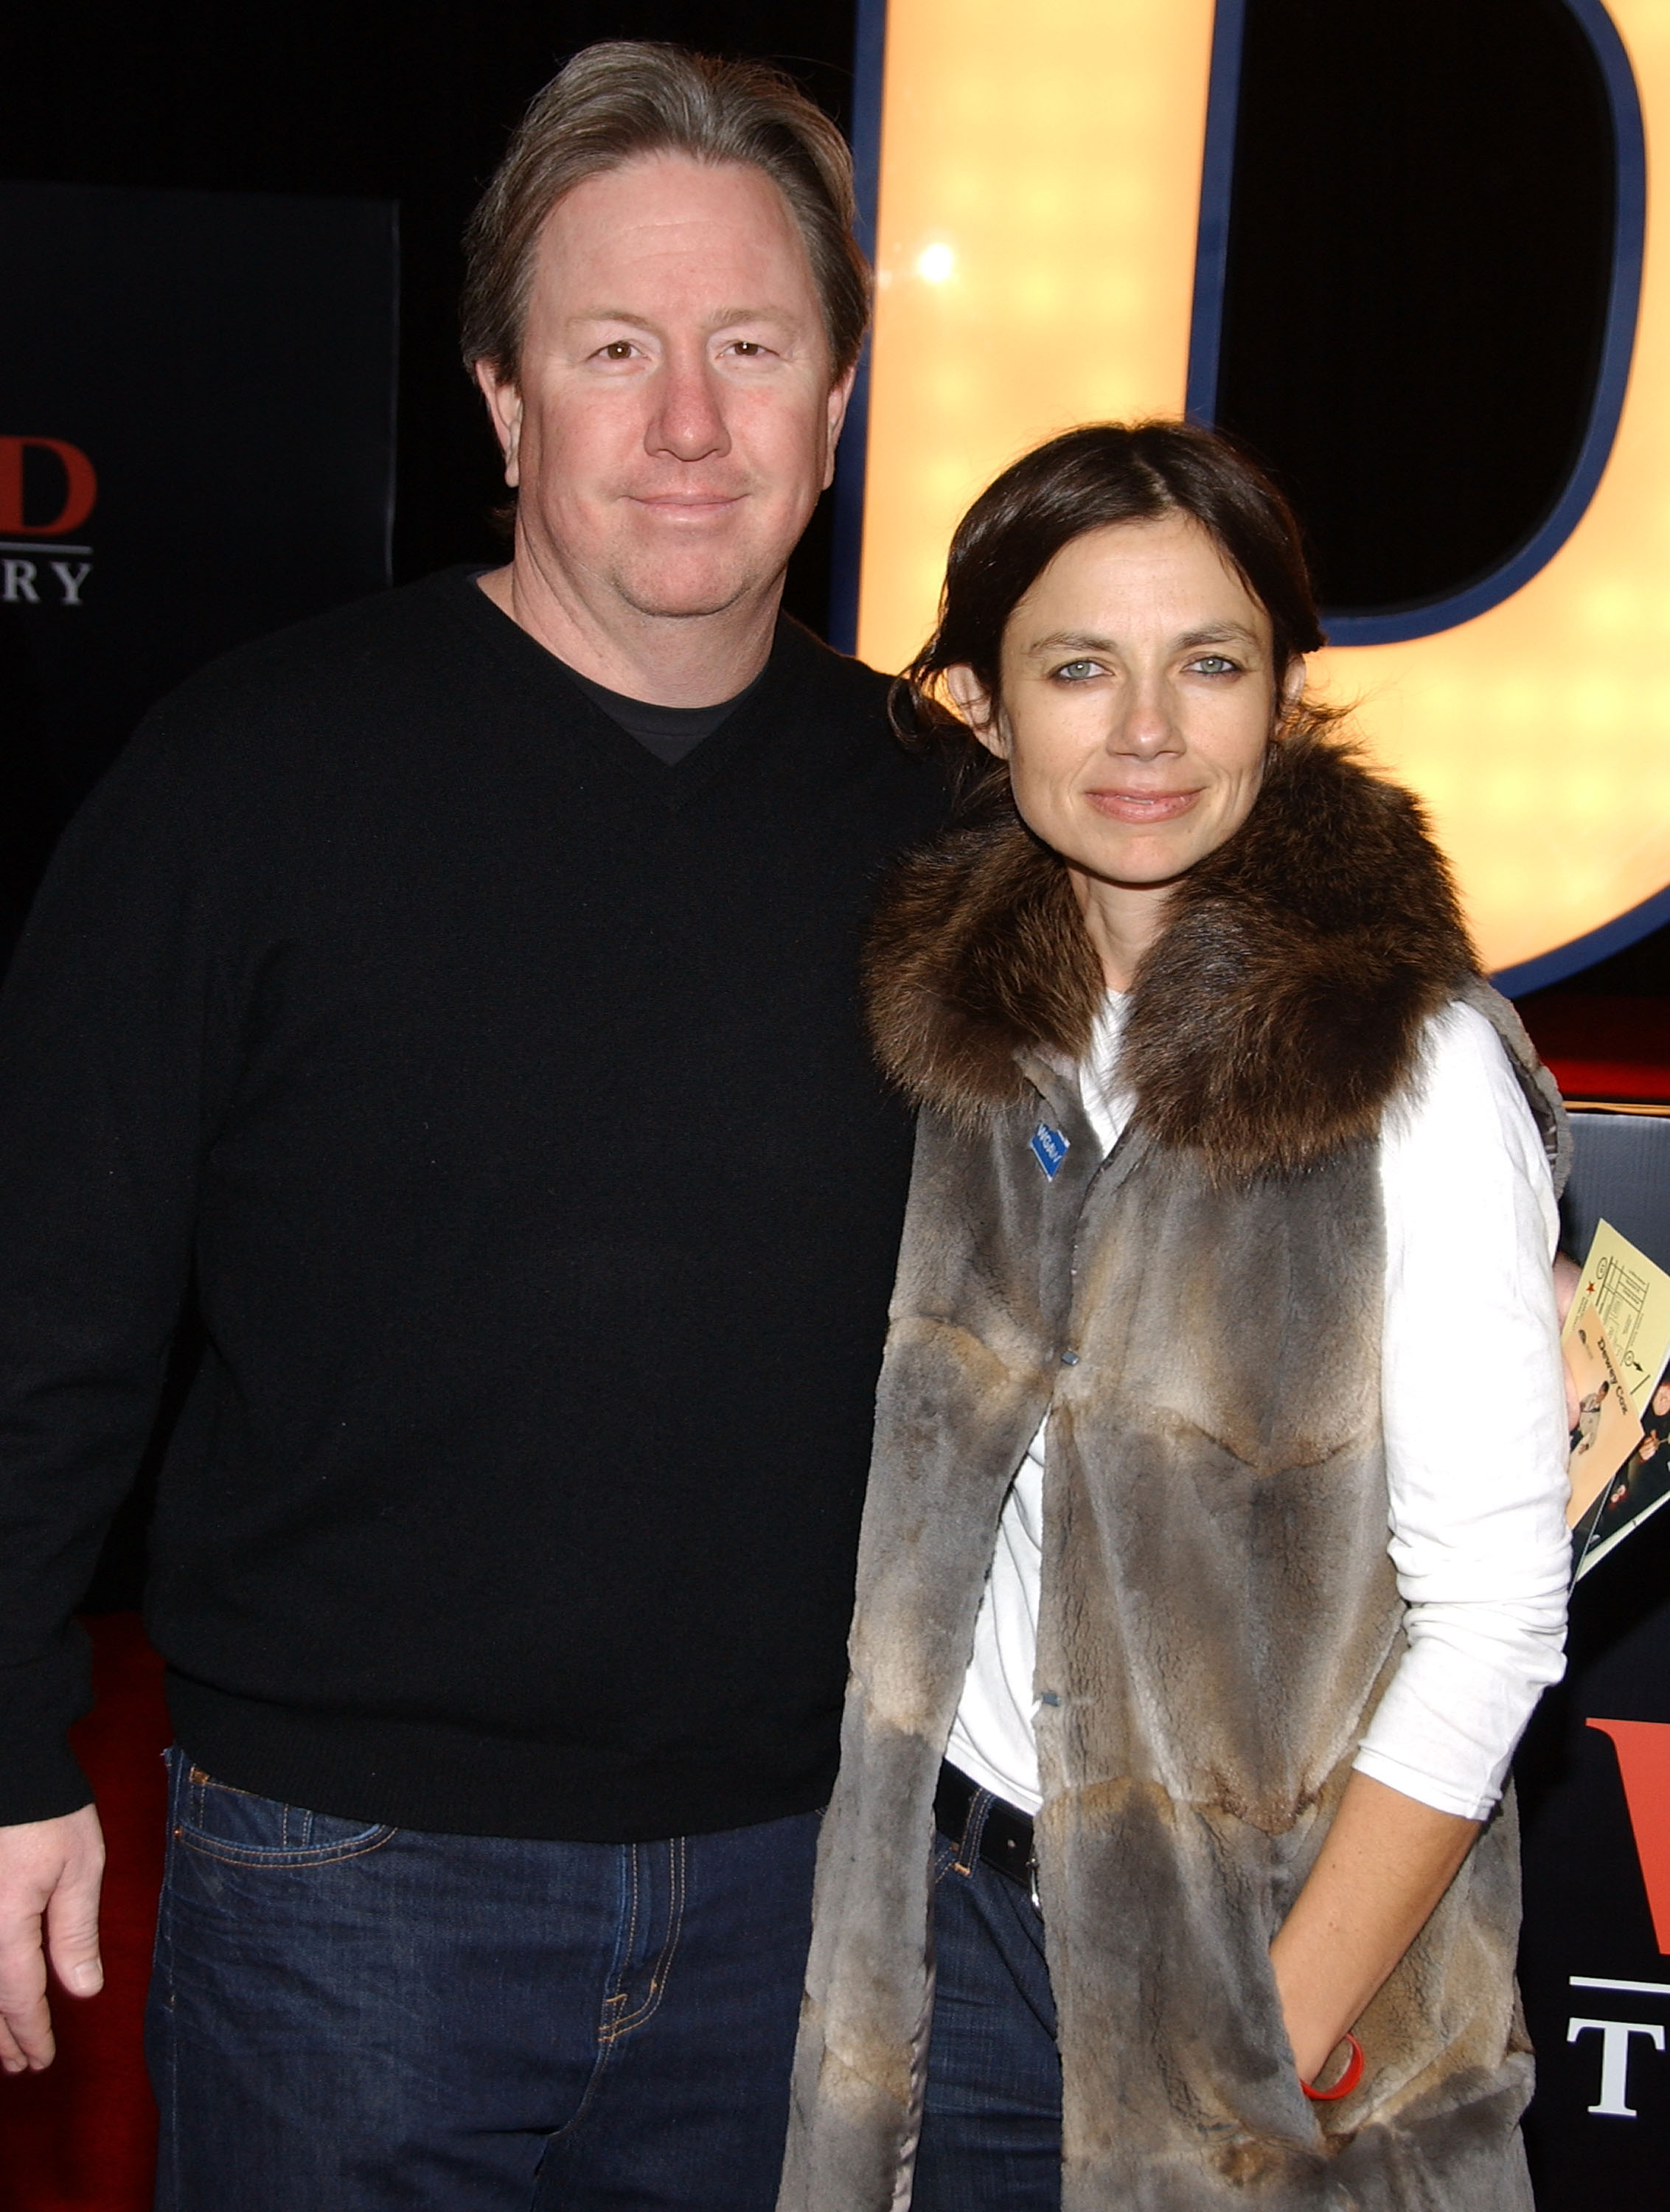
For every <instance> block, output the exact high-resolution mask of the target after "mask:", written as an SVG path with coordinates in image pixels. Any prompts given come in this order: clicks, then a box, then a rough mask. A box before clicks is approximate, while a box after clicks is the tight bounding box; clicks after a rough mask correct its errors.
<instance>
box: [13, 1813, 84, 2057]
mask: <svg viewBox="0 0 1670 2212" xmlns="http://www.w3.org/2000/svg"><path fill="white" fill-rule="evenodd" d="M104 1870H105V1839H104V1837H103V1835H102V1834H101V1832H100V1828H99V1816H98V1814H97V1813H96V1812H95V1811H94V1808H93V1807H92V1806H91V1805H83V1806H82V1808H81V1810H80V1812H79V1813H65V1814H63V1815H62V1817H61V1818H59V1819H58V1820H26V1821H23V1822H22V1823H21V1825H19V1826H15V1827H10V1828H0V2068H3V2069H4V2070H5V2071H6V2072H7V2073H8V2074H21V2073H22V2072H23V2070H24V2069H25V2068H26V2067H28V2068H35V2069H39V2068H40V2067H42V2066H50V2065H51V2064H52V2052H53V2050H54V2047H55V2046H54V2045H53V2042H52V2019H51V2016H50V2015H49V2014H48V2012H47V2009H46V1961H47V1960H48V1959H49V1958H50V1959H51V1960H52V1971H53V1972H54V1973H55V1974H56V1975H57V1976H58V1979H59V1981H60V1982H62V1983H63V1984H64V1988H65V1989H66V1990H69V1992H70V1995H71V1996H77V1997H90V1996H94V1994H95V1992H96V1991H98V1990H101V1989H102V1988H103V1987H104V1980H105V1971H104V1968H103V1966H100V1963H99V1884H100V1881H101V1880H102V1879H103V1876H104Z"/></svg>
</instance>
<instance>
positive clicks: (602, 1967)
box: [146, 1752, 817, 2212]
mask: <svg viewBox="0 0 1670 2212" xmlns="http://www.w3.org/2000/svg"><path fill="white" fill-rule="evenodd" d="M169 1756H170V1760H171V1764H172V1768H173V1773H172V1784H171V1791H170V1808H171V1812H170V1822H169V1831H170V1832H169V1844H168V1867H167V1876H166V1878H165V1881H164V1886H163V1893H162V1904H161V1917H160V1919H159V1922H158V1927H157V1942H156V1964H155V1975H154V1978H153V1981H152V1987H151V1997H150V2006H149V2016H148V2021H147V2029H146V2040H147V2049H148V2054H149V2061H150V2068H151V2076H152V2081H153V2083H154V2085H155V2090H156V2095H157V2102H158V2104H159V2106H160V2107H161V2116H162V2149H161V2163H160V2171H159V2179H158V2190H157V2198H156V2206H157V2212H229V2208H232V2207H235V2208H237V2212H280V2208H281V2207H282V2212H297V2208H299V2207H300V2208H305V2209H306V2212H384V2208H392V2207H395V2206H397V2205H398V2206H399V2207H401V2208H402V2212H570V2209H571V2208H572V2212H580V2208H584V2212H604V2209H605V2208H611V2207H621V2208H624V2207H632V2208H634V2212H648V2208H652V2207H655V2208H661V2207H665V2208H668V2212H672V2208H677V2212H756V2208H757V2212H770V2207H771V2206H772V2205H773V2203H774V2201H775V2197H776V2191H777V2179H778V2171H779V2167H780V2163H781V2159H782V2149H783V2137H784V2132H785V2129H786V2115H787V2100H788V2072H789V2062H790V2057H791V2054H792V2049H793V2043H794V2031H795V2020H796V2015H797V2012H798V2009H799V1999H800V1989H801V1981H802V1976H803V1973H804V1971H805V1956H806V1943H807V1936H808V1929H809V1922H810V1910H811V1879H812V1863H813V1858H814V1855H815V1851H816V1848H817V1815H816V1814H803V1815H800V1816H798V1817H797V1818H795V1819H792V1820H775V1821H770V1822H768V1823H766V1824H765V1825H763V1826H758V1827H750V1828H739V1829H734V1830H732V1831H730V1832H727V1833H725V1834H722V1835H707V1836H690V1837H686V1838H677V1839H675V1840H673V1841H671V1842H668V1843H657V1844H560V1843H529V1842H516V1841H507V1840H503V1839H500V1838H490V1837H475V1836H437V1835H423V1834H417V1833H414V1832H411V1831H410V1830H405V1829H393V1828H386V1827H367V1826H364V1825H363V1823H361V1822H356V1821H351V1820H334V1819H329V1818H326V1817H325V1816H323V1815H320V1814H313V1813H308V1812H304V1811H301V1810H300V1809H299V1808H296V1807H295V1806H284V1805H281V1804H277V1803H276V1802H273V1801H272V1800H270V1799H269V1798H264V1797H252V1796H247V1795H246V1794H245V1793H243V1792H241V1791H239V1790H230V1789H227V1788H224V1787H222V1785H220V1784H217V1783H215V1782H213V1781H210V1779H209V1778H208V1777H207V1776H205V1775H203V1773H202V1772H201V1771H199V1770H198V1769H196V1768H194V1767H193V1766H192V1765H191V1763H190V1760H189V1759H188V1758H186V1757H185V1755H184V1754H182V1753H179V1752H175V1753H170V1755H169Z"/></svg>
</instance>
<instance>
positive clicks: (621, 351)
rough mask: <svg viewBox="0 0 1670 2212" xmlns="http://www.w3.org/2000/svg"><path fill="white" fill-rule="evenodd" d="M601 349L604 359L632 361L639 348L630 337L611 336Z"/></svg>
mask: <svg viewBox="0 0 1670 2212" xmlns="http://www.w3.org/2000/svg"><path fill="white" fill-rule="evenodd" d="M599 351H600V353H601V355H602V357H603V359H604V361H630V360H631V358H632V356H633V355H634V354H635V352H636V351H637V348H636V347H635V345H634V344H633V343H632V341H631V339H630V338H610V341H609V343H608V344H607V345H606V346H603V347H601V348H599Z"/></svg>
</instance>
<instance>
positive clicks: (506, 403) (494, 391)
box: [476, 361, 522, 489]
mask: <svg viewBox="0 0 1670 2212" xmlns="http://www.w3.org/2000/svg"><path fill="white" fill-rule="evenodd" d="M476 381H477V384H478V385H479V386H481V393H482V398H483V399H484V400H486V402H487V411H488V413H489V415H490V416H492V418H493V428H494V430H495V433H496V434H497V435H498V440H499V450H500V452H501V453H502V454H503V455H504V457H505V482H506V483H507V484H509V485H510V486H511V487H512V489H514V488H515V486H516V485H517V484H518V483H519V482H520V480H521V471H520V470H519V467H518V465H517V459H516V456H517V452H518V449H519V447H520V445H521V442H522V392H521V387H520V386H519V385H517V384H515V383H501V381H500V379H499V373H498V371H497V370H496V369H495V368H494V366H493V364H492V362H490V361H478V362H477V363H476Z"/></svg>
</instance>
